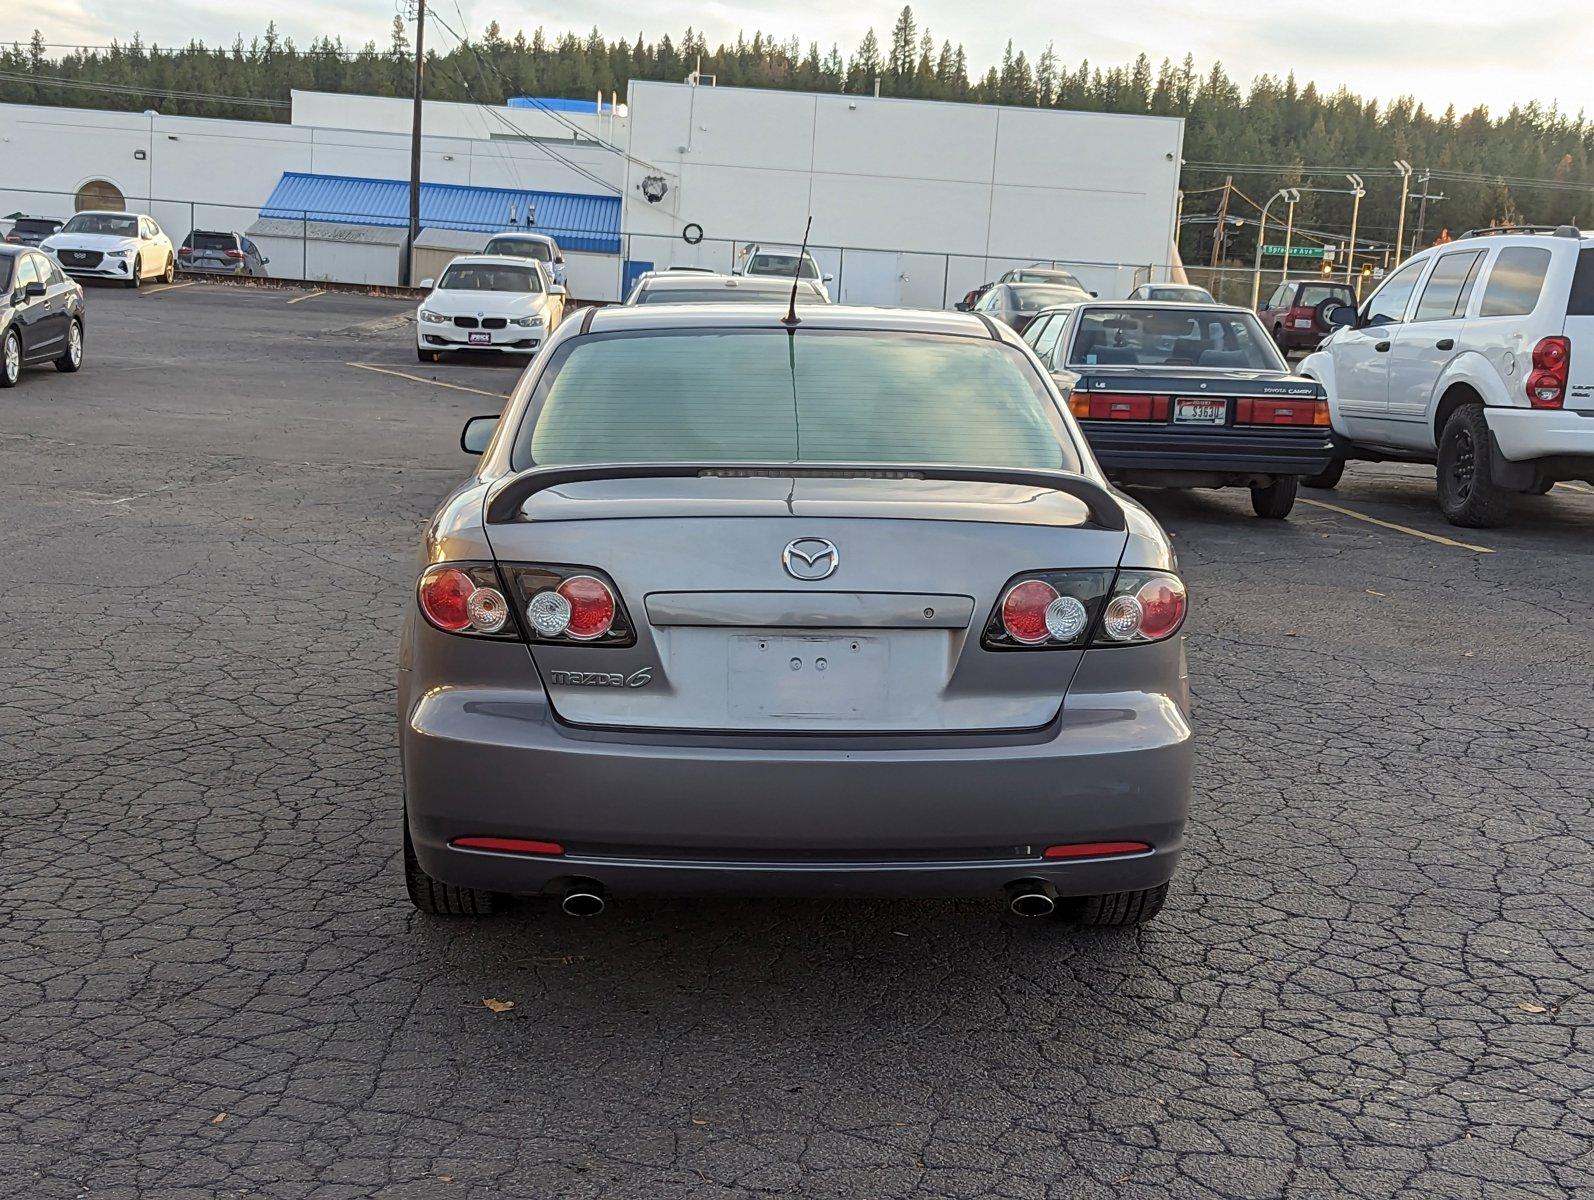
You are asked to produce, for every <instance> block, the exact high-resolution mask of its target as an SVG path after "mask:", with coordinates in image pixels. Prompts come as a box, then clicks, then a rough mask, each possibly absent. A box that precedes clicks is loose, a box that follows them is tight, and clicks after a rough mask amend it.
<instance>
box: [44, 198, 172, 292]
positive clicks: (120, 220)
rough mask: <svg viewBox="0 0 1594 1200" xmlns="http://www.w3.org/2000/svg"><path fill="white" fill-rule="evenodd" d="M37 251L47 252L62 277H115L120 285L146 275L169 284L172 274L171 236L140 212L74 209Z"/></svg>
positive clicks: (131, 284)
mask: <svg viewBox="0 0 1594 1200" xmlns="http://www.w3.org/2000/svg"><path fill="white" fill-rule="evenodd" d="M39 249H41V250H44V251H47V252H48V253H49V254H51V255H53V256H54V258H55V260H56V262H58V263H60V264H61V267H62V269H63V270H64V271H66V273H67V274H68V275H74V276H79V277H92V278H95V279H115V280H118V281H119V282H121V283H122V284H123V285H124V286H126V287H135V288H136V287H138V285H139V284H141V283H142V282H143V281H144V280H146V279H159V280H162V281H163V282H165V283H170V282H171V281H172V280H173V279H174V278H175V277H176V273H177V255H176V251H175V250H173V248H172V239H171V238H169V237H167V236H166V234H165V232H164V231H162V229H161V227H160V226H159V225H157V224H156V223H155V218H154V217H150V216H145V215H144V214H143V213H129V212H80V213H78V214H77V215H76V216H75V217H73V218H72V219H71V220H70V221H68V222H67V223H66V224H65V225H63V226H61V229H60V232H58V233H53V234H51V235H50V236H49V237H47V238H45V239H44V241H43V242H42V243H41V244H40V246H39Z"/></svg>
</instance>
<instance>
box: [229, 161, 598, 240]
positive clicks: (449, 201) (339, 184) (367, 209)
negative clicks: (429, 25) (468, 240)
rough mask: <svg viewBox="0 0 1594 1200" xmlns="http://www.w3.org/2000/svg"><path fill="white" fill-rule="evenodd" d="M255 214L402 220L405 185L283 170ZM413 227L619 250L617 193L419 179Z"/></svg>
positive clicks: (342, 221)
mask: <svg viewBox="0 0 1594 1200" xmlns="http://www.w3.org/2000/svg"><path fill="white" fill-rule="evenodd" d="M260 215H261V216H262V217H273V218H277V219H279V220H290V221H317V222H325V223H329V224H336V225H385V226H397V227H398V228H401V229H402V228H404V227H405V226H407V225H408V224H409V221H410V185H409V182H408V181H407V180H404V179H364V178H359V177H356V176H349V175H311V174H308V173H305V172H301V171H286V172H284V173H283V176H282V178H281V179H279V180H278V181H277V186H276V187H275V188H274V189H272V192H271V196H270V197H269V198H268V199H267V200H266V203H265V206H264V207H263V208H262V209H261V210H260ZM421 227H422V228H426V229H468V230H471V231H473V232H476V233H497V232H499V231H500V230H505V229H525V230H531V231H533V232H536V233H547V234H551V235H552V236H553V237H554V238H556V239H557V240H558V242H559V245H560V246H561V247H562V248H564V249H566V250H586V251H590V252H592V253H595V254H618V253H619V252H620V198H619V197H618V196H589V195H583V194H580V193H576V192H534V191H525V190H522V189H518V188H484V187H466V186H464V185H462V184H453V183H423V184H421Z"/></svg>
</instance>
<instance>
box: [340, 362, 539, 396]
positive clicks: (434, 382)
mask: <svg viewBox="0 0 1594 1200" xmlns="http://www.w3.org/2000/svg"><path fill="white" fill-rule="evenodd" d="M343 365H344V366H346V367H358V368H359V369H360V370H362V371H375V372H377V373H378V374H379V375H396V376H398V378H400V379H408V380H410V381H411V382H412V383H426V384H430V385H431V386H432V387H440V388H451V389H452V390H454V391H456V392H469V393H471V395H473V396H491V397H492V398H493V399H494V400H507V399H509V396H508V395H507V394H506V393H504V392H488V391H483V390H482V389H481V388H473V387H466V386H465V385H464V384H462V383H444V382H443V381H442V380H441V379H428V378H426V376H424V375H411V374H410V373H409V372H408V371H395V370H394V369H393V368H392V367H378V366H375V365H373V364H371V363H353V362H351V363H344V364H343Z"/></svg>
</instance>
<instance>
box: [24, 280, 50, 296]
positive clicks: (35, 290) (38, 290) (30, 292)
mask: <svg viewBox="0 0 1594 1200" xmlns="http://www.w3.org/2000/svg"><path fill="white" fill-rule="evenodd" d="M44 290H45V289H44V285H43V284H42V283H40V282H39V281H38V280H37V279H35V280H34V281H33V282H32V283H28V284H25V285H23V288H22V295H23V297H24V298H25V299H28V300H37V299H38V298H39V297H40V296H42V295H44Z"/></svg>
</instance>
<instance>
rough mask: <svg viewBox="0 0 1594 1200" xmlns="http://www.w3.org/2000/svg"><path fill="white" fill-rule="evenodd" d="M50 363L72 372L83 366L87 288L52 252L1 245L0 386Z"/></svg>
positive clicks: (13, 381)
mask: <svg viewBox="0 0 1594 1200" xmlns="http://www.w3.org/2000/svg"><path fill="white" fill-rule="evenodd" d="M45 362H53V363H54V364H55V369H56V370H57V371H66V372H68V373H70V372H72V371H76V370H77V369H78V368H79V367H81V366H82V365H83V288H82V286H81V285H79V284H76V283H74V282H73V281H72V280H70V279H68V278H67V277H66V275H65V274H64V273H63V272H62V270H61V268H60V266H58V265H57V264H56V263H55V262H54V261H53V260H52V259H51V258H50V256H49V255H47V254H42V253H40V252H39V251H37V250H33V249H30V248H28V247H25V246H10V245H0V388H8V387H15V386H16V385H17V381H18V380H20V379H21V378H22V368H23V367H25V366H28V365H29V364H32V363H45Z"/></svg>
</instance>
